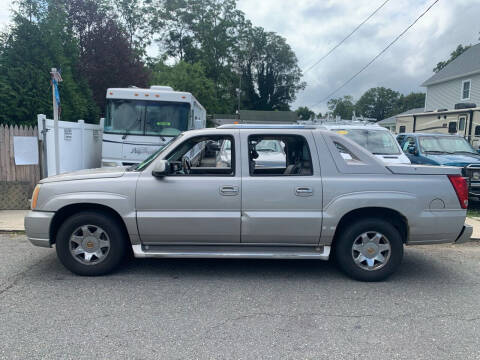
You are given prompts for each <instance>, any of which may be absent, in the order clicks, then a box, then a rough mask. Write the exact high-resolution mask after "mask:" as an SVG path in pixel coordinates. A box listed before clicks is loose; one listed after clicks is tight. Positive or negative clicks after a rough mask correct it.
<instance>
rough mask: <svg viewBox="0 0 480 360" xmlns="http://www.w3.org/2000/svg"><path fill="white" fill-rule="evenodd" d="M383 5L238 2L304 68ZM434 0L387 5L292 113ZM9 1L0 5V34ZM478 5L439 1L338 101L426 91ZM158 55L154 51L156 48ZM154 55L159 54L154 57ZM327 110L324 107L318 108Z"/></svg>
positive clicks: (329, 63) (472, 22) (314, 78)
mask: <svg viewBox="0 0 480 360" xmlns="http://www.w3.org/2000/svg"><path fill="white" fill-rule="evenodd" d="M383 1H384V0H295V1H292V0H261V1H259V0H238V7H239V8H240V9H241V10H243V11H244V12H245V13H246V16H247V17H248V18H249V19H250V20H251V21H252V22H253V24H254V25H258V26H263V27H264V28H265V29H266V30H269V31H275V32H277V33H279V34H280V35H282V36H284V37H285V38H286V39H287V41H288V43H289V44H290V46H291V47H292V48H293V50H294V51H295V53H296V54H297V57H298V59H299V64H300V66H301V67H302V68H303V69H305V68H306V67H308V66H309V65H311V64H312V63H314V62H315V60H317V59H319V58H320V57H321V56H322V55H323V54H325V53H326V52H327V51H328V50H329V49H330V48H331V47H332V46H334V45H335V44H336V43H337V42H338V41H339V40H340V39H342V38H343V37H344V36H345V35H347V34H348V33H349V32H350V31H352V30H353V29H354V28H355V27H356V26H357V25H358V24H359V23H360V22H361V21H362V20H363V19H365V18H366V17H367V16H368V15H369V14H370V13H371V12H372V11H374V10H375V9H376V8H377V7H378V6H379V5H380V4H381V3H383ZM432 2H433V0H429V1H425V0H390V1H389V2H388V3H387V4H386V5H385V6H384V7H383V8H382V9H381V10H380V11H379V12H378V13H377V14H376V15H375V16H374V17H373V18H371V19H370V20H369V21H368V22H367V23H366V24H365V25H364V26H363V27H362V28H361V29H360V30H359V31H358V32H356V33H355V34H354V35H353V36H352V37H351V38H350V39H349V40H348V41H347V42H346V43H344V44H343V45H342V46H341V47H340V48H338V49H337V50H336V51H335V52H333V53H332V54H331V55H330V56H329V57H328V58H326V59H325V60H324V61H323V62H322V63H321V64H319V65H318V66H316V67H315V68H314V69H312V70H311V71H309V72H308V73H307V74H305V77H304V80H305V81H306V82H307V83H308V86H307V88H306V89H305V90H304V91H302V92H301V93H299V94H298V96H297V100H296V101H295V103H294V104H293V106H292V107H293V108H296V107H298V106H304V105H306V106H311V105H313V104H315V103H317V102H318V101H319V100H320V99H322V98H323V97H325V96H326V95H328V94H329V93H330V92H331V91H333V90H334V89H335V88H336V87H338V86H339V85H341V84H342V83H343V82H344V81H345V80H347V79H348V78H349V77H350V76H351V75H353V74H354V73H355V72H356V71H358V70H359V69H360V68H361V67H362V66H363V65H365V64H366V63H367V62H368V61H369V60H370V59H371V58H373V57H374V56H375V55H376V54H377V53H378V52H379V51H380V50H381V49H383V48H384V47H385V46H386V45H387V44H388V43H389V42H390V41H391V40H393V39H394V38H395V36H396V35H397V34H399V33H400V32H401V31H402V30H403V29H404V28H405V27H406V26H408V25H409V24H410V23H411V22H412V21H413V20H414V19H415V18H416V17H417V16H418V15H419V14H420V13H421V12H422V11H423V10H425V9H426V8H427V6H428V5H429V4H431V3H432ZM10 4H11V0H0V28H4V27H5V26H6V23H7V22H8V17H9V13H8V9H9V7H10ZM479 15H480V1H478V0H440V1H439V2H438V3H437V4H436V5H435V6H434V7H433V8H432V10H431V11H430V12H429V13H427V15H425V17H423V18H422V19H421V20H420V21H419V22H418V23H417V24H416V25H415V26H414V27H413V28H412V29H410V31H409V32H407V34H405V36H404V37H402V38H401V39H400V40H399V41H398V42H397V43H396V44H395V45H394V46H393V47H392V48H390V49H389V50H388V52H387V53H385V54H384V55H383V56H381V57H380V58H379V59H378V60H377V61H376V62H375V63H373V64H372V65H371V66H370V67H369V68H368V69H367V70H366V71H364V72H363V73H362V74H361V75H360V76H359V77H357V78H356V79H355V80H354V81H353V82H351V83H350V84H349V85H347V86H346V87H345V88H344V89H342V90H341V91H340V92H339V93H337V94H336V95H334V96H335V97H337V96H343V95H347V94H348V95H352V96H354V98H356V99H357V98H358V97H359V96H360V95H361V94H362V93H363V92H364V91H365V90H367V89H369V88H371V87H375V86H385V87H389V88H392V89H394V90H397V91H400V92H402V93H409V92H411V91H422V90H423V89H422V88H421V87H420V84H421V83H422V82H423V81H424V80H425V79H427V78H428V77H429V76H431V75H432V69H433V67H434V66H435V65H436V64H437V63H438V62H439V61H442V60H444V59H446V58H448V56H449V54H450V52H451V51H452V50H453V49H454V48H455V47H456V46H457V45H458V44H459V43H463V44H468V43H477V42H478V38H479V36H480V35H479V32H480V22H479V21H478V17H479ZM152 51H153V52H155V50H152ZM153 55H155V53H153ZM314 109H315V110H316V111H322V112H324V111H325V110H326V104H325V103H323V104H318V105H315V107H314Z"/></svg>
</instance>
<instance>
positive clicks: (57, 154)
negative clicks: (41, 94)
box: [51, 68, 60, 175]
mask: <svg viewBox="0 0 480 360" xmlns="http://www.w3.org/2000/svg"><path fill="white" fill-rule="evenodd" d="M51 74H52V79H53V78H54V76H55V74H57V69H56V68H52V72H51ZM52 98H53V136H54V142H55V174H57V175H58V174H60V151H59V150H60V145H59V139H58V104H57V99H56V97H55V86H54V85H53V82H52Z"/></svg>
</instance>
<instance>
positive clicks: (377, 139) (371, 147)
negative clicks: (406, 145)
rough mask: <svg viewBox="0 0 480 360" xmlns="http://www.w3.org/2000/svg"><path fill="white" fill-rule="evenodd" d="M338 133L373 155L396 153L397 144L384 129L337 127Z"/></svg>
mask: <svg viewBox="0 0 480 360" xmlns="http://www.w3.org/2000/svg"><path fill="white" fill-rule="evenodd" d="M335 131H336V132H337V133H338V134H340V135H345V136H346V137H347V138H349V139H350V140H353V141H355V142H356V143H357V144H358V145H360V146H363V147H364V148H365V149H367V150H368V151H370V152H371V153H372V154H375V155H398V154H400V150H399V146H398V143H397V141H396V140H395V138H394V137H393V136H392V134H391V133H390V132H389V131H386V130H370V129H337V130H335Z"/></svg>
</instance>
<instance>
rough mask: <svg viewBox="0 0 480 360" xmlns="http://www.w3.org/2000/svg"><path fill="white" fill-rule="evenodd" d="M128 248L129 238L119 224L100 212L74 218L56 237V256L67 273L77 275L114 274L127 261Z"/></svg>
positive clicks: (66, 223) (79, 214)
mask: <svg viewBox="0 0 480 360" xmlns="http://www.w3.org/2000/svg"><path fill="white" fill-rule="evenodd" d="M126 248H127V241H126V236H125V234H124V232H123V231H122V227H121V226H120V224H118V221H116V220H115V219H112V218H111V217H109V216H108V215H106V214H103V213H101V212H93V211H86V212H81V213H78V214H75V215H72V216H71V217H69V218H67V219H66V220H65V221H64V223H63V224H62V225H61V226H60V229H59V230H58V233H57V239H56V250H57V256H58V258H59V259H60V261H61V263H62V264H63V265H64V266H65V267H66V268H67V269H69V270H70V271H72V272H73V273H75V274H78V275H86V276H95V275H103V274H106V273H109V272H111V271H113V270H114V269H115V268H116V267H117V266H118V265H119V264H120V262H121V261H122V259H123V258H124V257H125V254H126Z"/></svg>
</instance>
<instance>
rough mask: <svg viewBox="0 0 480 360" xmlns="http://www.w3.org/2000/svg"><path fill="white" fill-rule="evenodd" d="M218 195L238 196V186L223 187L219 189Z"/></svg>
mask: <svg viewBox="0 0 480 360" xmlns="http://www.w3.org/2000/svg"><path fill="white" fill-rule="evenodd" d="M220 194H222V195H225V196H232V195H237V194H238V186H232V185H225V186H221V187H220Z"/></svg>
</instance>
